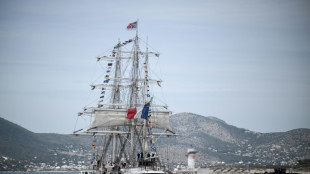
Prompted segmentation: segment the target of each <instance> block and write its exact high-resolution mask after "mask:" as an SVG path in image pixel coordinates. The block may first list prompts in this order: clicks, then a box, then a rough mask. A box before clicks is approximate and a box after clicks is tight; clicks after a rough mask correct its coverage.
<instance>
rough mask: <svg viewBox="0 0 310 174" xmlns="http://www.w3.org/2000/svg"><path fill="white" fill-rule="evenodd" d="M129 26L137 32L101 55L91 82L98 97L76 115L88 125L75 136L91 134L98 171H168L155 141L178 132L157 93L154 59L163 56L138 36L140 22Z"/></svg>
mask: <svg viewBox="0 0 310 174" xmlns="http://www.w3.org/2000/svg"><path fill="white" fill-rule="evenodd" d="M127 30H134V31H136V32H135V33H136V34H135V36H134V37H132V38H130V39H128V40H126V41H124V42H121V41H120V40H119V41H118V43H117V44H115V45H114V46H112V48H111V49H109V50H108V51H107V52H106V53H107V55H103V56H99V57H97V61H98V63H101V64H100V66H101V70H102V73H101V76H99V78H98V80H99V81H98V80H97V81H96V82H95V83H93V84H91V85H90V86H91V90H96V92H97V94H96V96H97V97H96V99H95V100H96V101H95V103H93V104H91V105H90V106H89V105H88V106H85V107H84V108H83V110H82V111H81V112H79V113H78V119H82V120H89V123H90V125H89V127H87V128H86V129H85V128H83V129H78V130H77V129H76V130H75V131H74V132H73V134H74V135H79V136H81V135H86V136H91V137H92V155H91V159H90V163H91V169H92V170H93V171H95V172H96V173H132V174H133V173H140V174H143V173H164V170H166V169H167V166H164V165H163V162H161V160H160V158H159V156H160V155H161V154H159V152H158V146H157V140H158V139H159V138H163V137H170V136H174V135H175V133H174V132H173V130H172V128H171V125H170V122H169V116H170V114H171V111H169V110H168V106H167V105H166V104H165V103H161V102H160V101H161V99H160V98H158V97H157V95H156V94H155V93H154V92H156V90H155V88H160V87H161V82H162V80H160V79H154V78H153V75H154V74H156V72H153V69H152V65H151V62H152V59H158V57H159V55H160V54H159V52H157V51H149V47H150V46H149V45H148V41H144V40H142V39H141V38H140V37H139V36H138V21H135V22H132V23H129V24H128V26H127ZM141 43H143V44H141ZM142 45H144V46H143V47H142ZM158 101H159V102H158ZM99 137H100V138H99ZM99 139H100V141H99Z"/></svg>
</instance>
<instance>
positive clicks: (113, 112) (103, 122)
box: [90, 109, 172, 131]
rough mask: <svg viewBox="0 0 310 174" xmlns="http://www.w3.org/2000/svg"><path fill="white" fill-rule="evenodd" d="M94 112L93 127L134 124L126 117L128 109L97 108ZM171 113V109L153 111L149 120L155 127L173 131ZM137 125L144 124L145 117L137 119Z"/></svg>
mask: <svg viewBox="0 0 310 174" xmlns="http://www.w3.org/2000/svg"><path fill="white" fill-rule="evenodd" d="M94 113H95V119H94V121H93V123H92V125H91V127H90V128H91V129H93V128H99V127H113V126H131V125H132V123H131V121H130V120H127V119H126V116H127V110H126V109H100V110H95V111H94ZM169 114H170V111H152V117H151V119H150V120H149V121H151V122H152V125H153V128H158V129H164V130H169V131H171V130H172V129H171V126H170V121H169ZM137 125H143V119H137Z"/></svg>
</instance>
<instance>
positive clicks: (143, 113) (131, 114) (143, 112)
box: [126, 103, 150, 120]
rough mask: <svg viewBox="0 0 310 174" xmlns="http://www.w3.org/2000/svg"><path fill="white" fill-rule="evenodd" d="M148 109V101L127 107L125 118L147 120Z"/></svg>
mask: <svg viewBox="0 0 310 174" xmlns="http://www.w3.org/2000/svg"><path fill="white" fill-rule="evenodd" d="M149 109H150V103H146V104H145V105H144V106H140V107H135V108H132V109H128V112H127V117H126V119H127V120H130V119H137V118H143V119H146V120H147V115H148V112H149Z"/></svg>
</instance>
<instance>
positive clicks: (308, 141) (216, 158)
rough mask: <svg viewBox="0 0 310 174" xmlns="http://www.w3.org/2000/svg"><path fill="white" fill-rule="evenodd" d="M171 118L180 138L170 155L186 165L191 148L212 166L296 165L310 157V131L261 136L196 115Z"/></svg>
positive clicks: (182, 114) (302, 130)
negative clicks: (187, 152)
mask: <svg viewBox="0 0 310 174" xmlns="http://www.w3.org/2000/svg"><path fill="white" fill-rule="evenodd" d="M170 119H171V124H172V126H173V128H174V130H175V131H176V133H177V134H179V135H180V136H177V137H176V138H175V139H173V141H172V143H173V146H171V147H170V150H169V152H170V153H171V155H172V156H174V157H173V159H183V162H186V158H185V157H184V155H185V154H186V149H187V148H189V147H191V146H193V147H194V148H196V149H197V150H198V151H199V153H198V154H197V158H196V159H197V161H198V162H200V163H208V164H215V163H219V162H221V163H222V162H224V163H227V164H245V163H246V164H248V163H251V164H258V165H267V164H273V165H281V164H282V165H295V164H296V163H297V161H298V160H299V159H304V158H310V146H309V145H310V129H295V130H291V131H288V132H280V133H258V132H253V131H250V130H246V129H242V128H237V127H235V126H232V125H228V124H227V123H225V121H223V120H220V119H218V118H215V117H205V116H201V115H197V114H193V113H179V114H174V115H172V116H171V118H170ZM175 162H176V161H175Z"/></svg>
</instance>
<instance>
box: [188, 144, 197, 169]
mask: <svg viewBox="0 0 310 174" xmlns="http://www.w3.org/2000/svg"><path fill="white" fill-rule="evenodd" d="M196 153H197V151H196V150H195V149H193V148H190V149H188V150H187V155H186V156H187V163H188V164H187V165H188V169H194V168H195V156H196Z"/></svg>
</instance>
